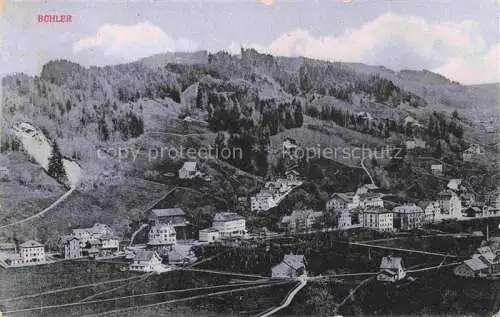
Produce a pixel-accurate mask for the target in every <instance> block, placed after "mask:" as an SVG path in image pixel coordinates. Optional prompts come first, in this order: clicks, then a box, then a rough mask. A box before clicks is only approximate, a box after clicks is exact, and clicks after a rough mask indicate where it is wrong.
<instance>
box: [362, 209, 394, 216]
mask: <svg viewBox="0 0 500 317" xmlns="http://www.w3.org/2000/svg"><path fill="white" fill-rule="evenodd" d="M361 212H363V213H368V214H392V211H390V210H388V209H385V208H384V207H368V208H366V209H364V210H362V211H361Z"/></svg>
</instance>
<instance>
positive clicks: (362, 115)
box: [356, 111, 373, 121]
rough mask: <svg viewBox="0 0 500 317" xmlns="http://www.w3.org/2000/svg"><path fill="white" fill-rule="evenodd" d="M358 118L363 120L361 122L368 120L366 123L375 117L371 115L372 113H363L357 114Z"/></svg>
mask: <svg viewBox="0 0 500 317" xmlns="http://www.w3.org/2000/svg"><path fill="white" fill-rule="evenodd" d="M356 117H357V118H359V119H361V120H366V121H372V120H373V116H372V115H371V113H369V112H366V111H361V112H358V113H356Z"/></svg>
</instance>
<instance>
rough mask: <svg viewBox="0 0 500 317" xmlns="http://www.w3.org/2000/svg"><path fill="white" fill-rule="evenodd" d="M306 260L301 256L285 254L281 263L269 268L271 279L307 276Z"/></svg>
mask: <svg viewBox="0 0 500 317" xmlns="http://www.w3.org/2000/svg"><path fill="white" fill-rule="evenodd" d="M306 264H307V262H306V258H305V257H304V256H303V255H295V254H285V256H284V257H283V261H281V263H279V264H278V265H275V266H273V267H272V268H271V276H272V277H273V278H290V277H297V276H300V275H303V274H307V271H306Z"/></svg>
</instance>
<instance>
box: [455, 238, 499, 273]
mask: <svg viewBox="0 0 500 317" xmlns="http://www.w3.org/2000/svg"><path fill="white" fill-rule="evenodd" d="M454 273H455V275H457V276H462V277H466V278H474V277H486V276H492V275H498V274H500V250H498V249H497V250H496V252H493V251H492V248H491V247H490V246H482V247H480V248H478V249H476V251H475V252H474V254H473V255H472V257H471V258H470V259H468V260H465V261H464V262H463V263H462V264H460V265H459V266H457V267H455V269H454Z"/></svg>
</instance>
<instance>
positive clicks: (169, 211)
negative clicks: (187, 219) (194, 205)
mask: <svg viewBox="0 0 500 317" xmlns="http://www.w3.org/2000/svg"><path fill="white" fill-rule="evenodd" d="M151 212H152V213H153V214H154V215H155V216H157V217H173V216H184V215H185V213H184V211H183V210H182V209H181V208H166V209H153V210H151Z"/></svg>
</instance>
